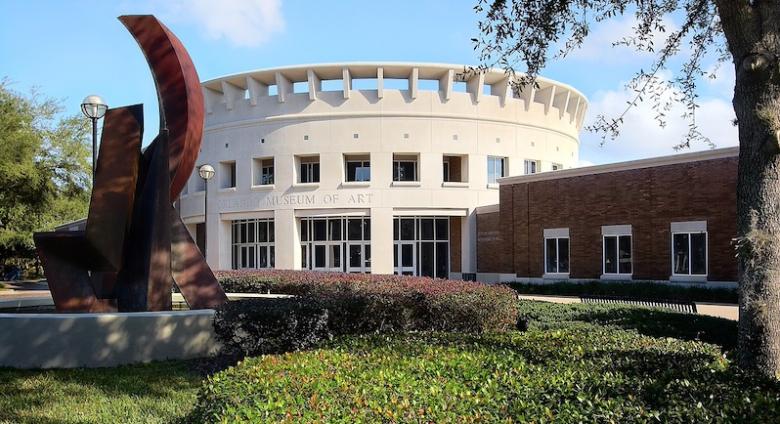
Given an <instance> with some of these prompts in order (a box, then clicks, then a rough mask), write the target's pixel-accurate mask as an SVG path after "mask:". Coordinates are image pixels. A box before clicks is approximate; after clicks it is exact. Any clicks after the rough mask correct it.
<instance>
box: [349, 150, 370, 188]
mask: <svg viewBox="0 0 780 424" xmlns="http://www.w3.org/2000/svg"><path fill="white" fill-rule="evenodd" d="M344 173H345V179H346V181H348V182H357V181H371V161H370V160H369V157H368V155H349V156H345V157H344Z"/></svg>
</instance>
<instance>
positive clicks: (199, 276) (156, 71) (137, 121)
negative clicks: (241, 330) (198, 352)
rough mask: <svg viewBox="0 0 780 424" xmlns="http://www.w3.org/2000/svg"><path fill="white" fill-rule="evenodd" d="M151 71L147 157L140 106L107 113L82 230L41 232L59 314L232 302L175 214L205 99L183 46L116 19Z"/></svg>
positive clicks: (146, 22) (158, 27)
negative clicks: (151, 131)
mask: <svg viewBox="0 0 780 424" xmlns="http://www.w3.org/2000/svg"><path fill="white" fill-rule="evenodd" d="M119 20H120V21H121V22H122V23H123V24H124V25H125V27H126V28H127V30H128V31H129V32H130V33H131V34H132V36H133V37H134V38H135V40H136V41H137V42H138V45H139V47H140V48H141V50H142V51H143V53H144V56H145V57H146V61H147V62H148V63H149V67H150V68H151V71H152V74H153V77H154V82H155V86H156V88H157V95H158V102H159V108H160V132H159V134H158V135H157V137H156V138H155V139H154V141H153V142H152V143H151V144H150V145H149V146H148V147H147V148H146V149H144V150H143V151H142V150H141V138H142V135H143V107H142V105H133V106H126V107H120V108H115V109H109V110H108V111H107V113H106V116H105V119H104V121H103V134H102V136H101V142H100V148H99V153H98V159H97V164H96V168H95V179H94V183H93V188H92V197H91V199H90V204H89V212H88V215H87V221H86V225H85V228H84V230H83V231H56V232H46V233H35V235H34V240H35V246H36V248H37V251H38V256H39V257H40V259H41V263H42V264H43V269H44V273H45V275H46V279H47V281H48V283H49V289H50V290H51V293H52V297H53V298H54V304H55V306H56V308H57V310H58V311H60V312H106V311H117V310H118V311H124V312H135V311H163V310H170V309H171V292H172V288H173V284H176V286H177V287H178V288H179V290H180V291H181V293H182V295H183V297H184V299H185V300H186V301H187V303H188V304H189V306H190V308H192V309H203V308H213V307H217V306H219V305H221V304H223V303H224V302H226V301H227V297H226V296H225V293H224V292H223V290H222V288H221V286H220V285H219V283H218V282H217V280H216V278H215V277H214V274H213V273H212V272H211V269H210V268H209V267H208V265H207V264H206V261H205V260H204V258H203V255H202V254H201V252H200V250H199V249H198V247H197V246H196V244H195V243H194V242H193V240H192V237H190V234H189V232H188V231H187V228H186V227H185V225H184V223H183V222H182V221H181V218H180V217H179V215H178V213H176V211H175V209H174V208H173V202H174V201H176V199H178V197H179V194H180V193H181V190H182V188H183V187H184V185H185V184H186V183H187V179H188V178H189V176H190V175H191V174H192V171H193V167H194V165H195V160H196V159H197V156H198V152H199V150H200V142H201V136H202V134H203V93H202V92H201V88H200V82H199V79H198V74H197V72H196V71H195V66H194V65H193V63H192V60H191V59H190V56H189V55H188V54H187V51H186V50H185V49H184V46H183V45H182V44H181V41H179V39H178V38H176V36H175V35H173V33H171V31H170V30H169V29H168V28H167V27H165V25H163V24H162V23H160V21H158V20H157V18H155V17H154V16H150V15H137V16H120V17H119Z"/></svg>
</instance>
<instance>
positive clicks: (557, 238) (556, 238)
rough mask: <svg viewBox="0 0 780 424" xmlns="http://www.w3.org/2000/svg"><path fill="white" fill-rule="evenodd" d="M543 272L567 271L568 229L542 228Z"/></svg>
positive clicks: (557, 272)
mask: <svg viewBox="0 0 780 424" xmlns="http://www.w3.org/2000/svg"><path fill="white" fill-rule="evenodd" d="M544 272H545V274H568V273H569V229H568V228H557V229H550V230H544Z"/></svg>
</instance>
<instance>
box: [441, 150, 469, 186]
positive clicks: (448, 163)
mask: <svg viewBox="0 0 780 424" xmlns="http://www.w3.org/2000/svg"><path fill="white" fill-rule="evenodd" d="M442 181H443V182H445V183H465V182H468V156H466V155H443V156H442Z"/></svg>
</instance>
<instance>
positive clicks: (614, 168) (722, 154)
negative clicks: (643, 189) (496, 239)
mask: <svg viewBox="0 0 780 424" xmlns="http://www.w3.org/2000/svg"><path fill="white" fill-rule="evenodd" d="M738 155H739V147H726V148H721V149H711V150H706V151H703V152H691V153H682V154H678V155H669V156H660V157H655V158H649V159H639V160H633V161H627V162H617V163H610V164H606V165H595V166H586V167H582V168H572V169H565V170H560V171H548V172H540V173H538V174H528V175H516V176H511V177H504V178H499V179H498V183H499V184H500V185H506V184H519V183H530V182H534V181H546V180H558V179H562V178H572V177H581V176H585V175H596V174H606V173H610V172H621V171H630V170H634V169H643V168H652V167H658V166H666V165H677V164H682V163H689V162H699V161H706V160H715V159H724V158H730V157H736V156H738Z"/></svg>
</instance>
